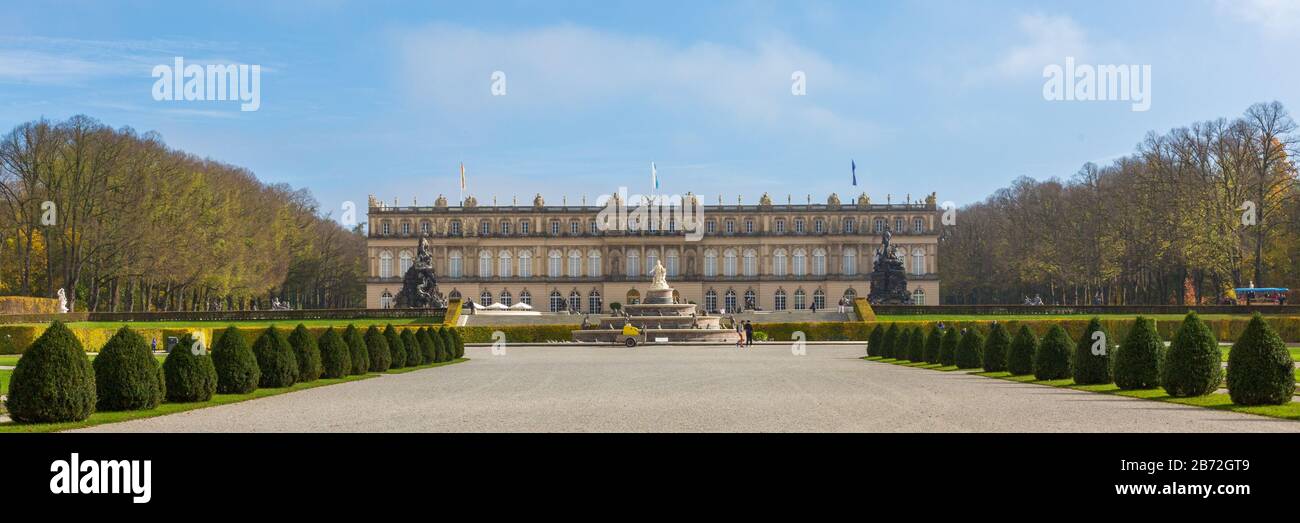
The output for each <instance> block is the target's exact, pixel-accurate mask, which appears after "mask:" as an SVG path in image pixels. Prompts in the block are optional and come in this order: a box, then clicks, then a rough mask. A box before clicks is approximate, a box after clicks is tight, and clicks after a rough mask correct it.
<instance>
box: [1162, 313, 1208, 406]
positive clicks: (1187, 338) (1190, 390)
mask: <svg viewBox="0 0 1300 523" xmlns="http://www.w3.org/2000/svg"><path fill="white" fill-rule="evenodd" d="M1221 358H1222V355H1221V354H1220V352H1219V341H1218V340H1216V339H1214V333H1213V332H1210V327H1209V326H1207V325H1206V324H1205V323H1204V322H1202V321H1201V318H1200V317H1198V316H1197V315H1196V313H1195V312H1189V313H1187V316H1186V317H1184V318H1183V324H1182V326H1181V327H1179V329H1178V333H1177V334H1176V335H1174V339H1173V342H1172V343H1170V344H1169V350H1168V351H1166V352H1165V362H1164V365H1162V366H1161V368H1160V386H1161V387H1163V388H1164V389H1165V392H1167V393H1169V395H1170V396H1174V397H1181V398H1185V397H1190V396H1204V395H1206V394H1209V393H1211V392H1214V391H1215V390H1217V389H1218V388H1219V383H1221V382H1222V381H1223V366H1222V365H1221V364H1220V363H1221V361H1222V359H1221Z"/></svg>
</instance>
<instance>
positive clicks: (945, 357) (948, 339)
mask: <svg viewBox="0 0 1300 523" xmlns="http://www.w3.org/2000/svg"><path fill="white" fill-rule="evenodd" d="M958 343H961V336H960V335H959V334H957V328H956V327H948V328H945V329H944V330H943V339H942V340H940V342H939V364H940V365H943V366H944V367H948V366H952V365H955V364H957V344H958Z"/></svg>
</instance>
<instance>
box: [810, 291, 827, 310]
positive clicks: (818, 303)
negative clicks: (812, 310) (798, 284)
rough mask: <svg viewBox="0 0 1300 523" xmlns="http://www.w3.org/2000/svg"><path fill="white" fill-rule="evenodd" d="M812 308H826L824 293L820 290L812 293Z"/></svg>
mask: <svg viewBox="0 0 1300 523" xmlns="http://www.w3.org/2000/svg"><path fill="white" fill-rule="evenodd" d="M813 307H816V308H818V309H825V308H826V293H825V292H822V290H821V289H817V290H816V291H814V292H813Z"/></svg>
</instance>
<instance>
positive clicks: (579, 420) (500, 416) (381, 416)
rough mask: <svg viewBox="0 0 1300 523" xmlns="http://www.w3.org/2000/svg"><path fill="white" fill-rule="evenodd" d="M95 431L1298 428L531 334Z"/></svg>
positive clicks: (840, 360) (836, 356)
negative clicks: (543, 341) (460, 355)
mask: <svg viewBox="0 0 1300 523" xmlns="http://www.w3.org/2000/svg"><path fill="white" fill-rule="evenodd" d="M467 352H468V356H469V357H470V358H472V360H471V361H469V362H466V363H461V364H457V365H452V366H449V367H443V368H436V369H428V370H422V371H416V372H410V373H406V374H397V375H385V376H380V377H377V378H373V379H369V380H364V381H360V382H353V383H345V384H340V385H332V386H328V387H321V388H316V389H310V390H306V391H301V392H295V393H291V394H284V395H280V396H274V397H270V398H263V399H259V400H254V401H248V402H244V403H239V404H234V405H226V406H221V407H213V408H208V409H201V410H196V411H190V412H184V413H180V414H174V415H170V416H162V417H157V418H150V419H144V420H136V421H130V422H125V423H118V424H113V425H101V426H98V427H92V428H91V429H88V430H97V431H149V432H170V431H200V432H208V431H239V432H262V431H289V432H318V431H364V432H380V431H403V432H406V431H410V432H415V431H864V432H874V431H922V432H972V431H973V432H1008V431H1009V432H1050V431H1065V432H1093V431H1096V432H1123V431H1153V432H1167V431H1172V432H1239V431H1288V432H1300V423H1297V422H1292V421H1285V420H1276V419H1271V418H1265V417H1260V416H1252V415H1247V414H1238V413H1233V412H1222V411H1215V410H1209V409H1202V408H1197V407H1187V406H1182V405H1173V404H1168V403H1160V402H1154V401H1146V400H1137V399H1131V398H1122V397H1117V396H1112V395H1105V394H1094V393H1087V392H1079V391H1072V390H1066V389H1056V388H1051V387H1044V386H1040V385H1028V384H1021V383H1014V382H1009V381H1004V380H997V379H990V378H982V377H978V376H970V375H965V374H962V373H956V372H936V371H929V370H922V369H912V368H907V367H901V366H897V365H889V364H884V363H874V362H865V361H862V360H860V359H858V358H859V357H860V356H862V354H863V350H862V349H861V348H860V347H854V346H846V345H817V344H809V346H808V349H807V355H806V356H793V355H791V353H790V350H789V348H788V346H787V347H777V346H768V347H755V348H753V349H750V350H745V351H740V350H737V349H735V348H732V347H730V346H717V347H698V346H697V347H653V348H652V347H642V348H638V349H633V350H628V349H623V348H617V347H564V346H529V347H515V346H512V347H510V348H509V351H508V354H506V355H504V356H493V355H492V354H491V351H490V349H488V348H486V347H470V348H469V349H467Z"/></svg>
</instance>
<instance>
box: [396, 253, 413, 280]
mask: <svg viewBox="0 0 1300 523" xmlns="http://www.w3.org/2000/svg"><path fill="white" fill-rule="evenodd" d="M397 257H398V264H397V274H398V275H399V276H402V275H405V274H406V270H407V269H410V268H411V251H402V252H401V253H399V254H398V255H397Z"/></svg>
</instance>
